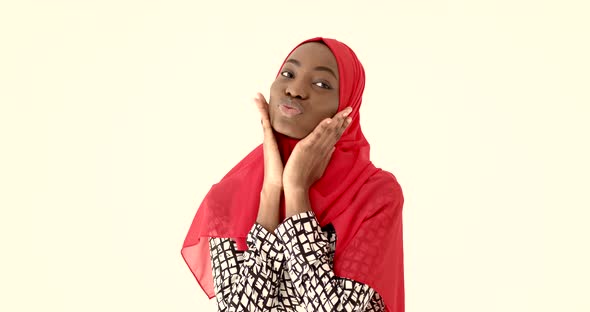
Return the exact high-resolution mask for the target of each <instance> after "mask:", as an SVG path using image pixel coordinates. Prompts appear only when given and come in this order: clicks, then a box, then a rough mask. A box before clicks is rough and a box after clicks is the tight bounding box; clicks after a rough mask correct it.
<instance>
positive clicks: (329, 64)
mask: <svg viewBox="0 0 590 312" xmlns="http://www.w3.org/2000/svg"><path fill="white" fill-rule="evenodd" d="M338 87H339V76H338V65H337V63H336V58H335V57H334V55H333V54H332V51H330V49H329V48H328V47H327V46H326V45H324V44H322V43H319V42H308V43H305V44H303V45H301V46H299V47H298V48H297V49H295V51H293V53H291V55H290V56H289V58H288V59H287V61H286V62H285V64H284V65H283V68H281V71H280V74H279V75H278V76H277V78H276V79H275V81H274V82H273V84H272V85H271V87H270V98H269V105H270V107H269V114H270V122H271V124H272V127H273V128H274V129H275V130H276V131H277V132H279V133H282V134H284V135H286V136H289V137H292V138H295V139H302V138H304V137H306V136H307V135H308V134H309V133H311V132H312V131H313V129H314V128H315V127H316V126H317V125H318V124H319V123H320V121H322V120H324V119H325V118H329V117H332V116H334V114H336V113H337V111H338V89H339V88H338Z"/></svg>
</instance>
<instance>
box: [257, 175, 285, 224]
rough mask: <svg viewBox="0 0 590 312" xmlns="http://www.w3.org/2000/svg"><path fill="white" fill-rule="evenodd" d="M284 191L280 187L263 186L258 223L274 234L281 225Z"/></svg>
mask: <svg viewBox="0 0 590 312" xmlns="http://www.w3.org/2000/svg"><path fill="white" fill-rule="evenodd" d="M281 191H282V189H281V188H280V187H278V186H263V187H262V191H261V192H260V206H259V207H258V216H257V217H256V223H258V224H260V225H262V226H263V227H264V228H265V229H266V230H268V231H270V232H273V231H274V230H275V229H276V228H277V226H278V225H279V204H280V201H281Z"/></svg>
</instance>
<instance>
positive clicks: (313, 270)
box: [209, 211, 385, 312]
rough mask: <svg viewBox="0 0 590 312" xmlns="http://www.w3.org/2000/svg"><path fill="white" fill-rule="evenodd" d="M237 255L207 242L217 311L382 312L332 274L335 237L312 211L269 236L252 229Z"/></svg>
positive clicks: (368, 293)
mask: <svg viewBox="0 0 590 312" xmlns="http://www.w3.org/2000/svg"><path fill="white" fill-rule="evenodd" d="M246 242H247V244H248V250H246V251H238V250H237V249H236V244H235V242H234V241H233V240H232V239H230V238H210V239H209V245H210V251H211V264H212V268H213V278H214V286H215V297H216V300H217V306H218V311H220V312H226V311H227V312H229V311H232V312H233V311H236V312H237V311H250V312H252V311H367V312H377V311H385V306H384V304H383V300H382V298H381V296H380V295H379V294H378V293H377V292H375V291H374V290H373V289H372V288H371V287H369V286H368V285H365V284H363V283H360V282H357V281H354V280H351V279H347V278H343V277H338V276H335V275H334V272H333V270H332V267H333V266H332V265H333V260H334V251H335V247H336V232H335V231H334V228H333V227H332V226H331V225H328V226H326V227H324V228H323V229H322V228H321V227H320V225H319V222H318V221H317V219H316V217H315V214H314V213H313V212H312V211H307V212H303V213H300V214H297V215H294V216H292V217H290V218H289V219H287V220H285V221H284V222H283V223H281V224H280V225H279V227H278V228H277V229H276V230H275V232H274V233H271V232H269V231H267V230H266V229H265V228H264V227H262V226H261V225H259V224H254V225H253V226H252V229H251V230H250V232H249V233H248V237H247V240H246Z"/></svg>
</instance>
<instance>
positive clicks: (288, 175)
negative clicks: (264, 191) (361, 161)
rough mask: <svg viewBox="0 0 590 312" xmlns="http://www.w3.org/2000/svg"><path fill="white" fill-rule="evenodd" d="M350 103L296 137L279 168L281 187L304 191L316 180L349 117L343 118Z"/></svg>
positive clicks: (347, 111)
mask: <svg viewBox="0 0 590 312" xmlns="http://www.w3.org/2000/svg"><path fill="white" fill-rule="evenodd" d="M351 111H352V108H351V107H347V108H345V109H343V110H342V111H341V112H338V113H337V114H336V115H334V117H332V118H327V119H324V120H323V121H321V122H320V123H319V124H318V125H317V126H316V127H315V129H314V130H313V131H312V132H311V133H310V134H309V135H307V136H306V137H305V138H304V139H302V140H301V141H299V142H298V143H297V145H295V148H294V149H293V152H292V153H291V156H289V160H288V161H287V164H286V165H285V169H284V172H283V188H284V190H285V192H287V191H288V190H303V191H308V190H309V188H310V187H311V186H312V185H313V184H314V183H315V182H316V181H317V180H319V179H320V178H321V177H322V175H323V174H324V171H325V170H326V167H328V163H329V162H330V158H331V157H332V153H333V152H334V149H335V147H334V145H336V142H338V140H339V139H340V137H341V136H342V133H344V130H346V127H348V125H349V124H350V122H351V118H350V117H349V118H346V117H347V116H348V115H349V114H350V112H351Z"/></svg>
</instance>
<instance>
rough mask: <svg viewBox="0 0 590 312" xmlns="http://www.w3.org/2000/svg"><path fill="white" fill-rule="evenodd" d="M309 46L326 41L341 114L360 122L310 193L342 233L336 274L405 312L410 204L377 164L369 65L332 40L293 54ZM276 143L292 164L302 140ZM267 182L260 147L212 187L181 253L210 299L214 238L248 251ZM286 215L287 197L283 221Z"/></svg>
mask: <svg viewBox="0 0 590 312" xmlns="http://www.w3.org/2000/svg"><path fill="white" fill-rule="evenodd" d="M308 42H322V43H324V44H326V45H327V46H328V48H330V50H331V51H332V53H333V54H334V56H335V57H336V61H337V64H338V72H339V76H340V81H339V84H340V87H339V92H340V93H339V105H338V111H341V110H342V109H344V108H346V107H348V106H352V108H353V110H352V113H351V114H350V115H349V116H350V117H351V118H352V122H351V123H350V125H349V126H348V128H347V129H346V130H345V132H344V133H343V135H342V137H341V138H340V140H339V141H338V142H337V143H336V146H335V147H336V149H335V151H334V153H333V154H332V158H331V160H330V163H329V164H328V166H327V168H326V170H325V172H324V174H323V176H322V178H321V179H320V180H318V181H317V182H316V183H315V184H314V185H312V187H311V188H310V190H309V196H310V202H311V207H312V209H313V211H314V213H315V215H316V217H317V219H318V221H319V223H320V225H321V226H322V227H323V226H326V225H328V224H332V225H333V226H334V229H335V230H336V234H337V236H336V237H337V242H336V251H335V256H334V267H333V269H334V273H335V275H336V276H339V277H344V278H349V279H353V280H355V281H358V282H362V283H365V284H367V285H369V286H371V287H372V288H373V289H374V290H375V291H377V293H379V294H380V295H381V296H382V297H383V300H384V303H385V305H386V309H387V311H391V312H393V311H395V312H401V311H404V272H403V270H404V269H403V267H404V266H403V228H402V208H403V202H404V198H403V193H402V190H401V187H400V185H399V183H398V182H397V179H396V178H395V176H394V175H393V174H391V173H389V172H387V171H384V170H382V169H379V168H376V167H375V166H374V165H373V164H372V162H371V161H370V146H369V143H368V142H367V140H366V139H365V137H364V135H363V133H362V131H361V126H360V122H359V121H360V115H359V109H360V105H361V102H362V93H363V91H364V86H365V72H364V69H363V66H362V64H361V63H360V61H359V60H358V58H357V57H356V55H355V53H354V52H353V51H352V50H351V49H350V48H349V47H348V46H347V45H345V44H344V43H342V42H339V41H337V40H334V39H329V38H322V37H316V38H312V39H308V40H305V41H303V42H301V43H300V44H299V45H297V46H296V47H295V48H293V50H292V51H291V52H290V53H289V55H290V54H291V53H293V51H294V50H295V49H296V48H298V47H299V46H300V45H302V44H304V43H308ZM287 59H288V57H287V58H285V61H286V60H287ZM285 61H283V64H284V62H285ZM281 68H282V65H281ZM277 76H278V75H277ZM275 138H276V140H277V144H278V146H279V150H280V153H281V157H282V159H283V163H286V162H287V161H288V158H289V156H290V154H291V152H292V151H293V148H294V147H295V145H296V144H297V142H298V141H299V140H297V139H293V138H289V137H287V136H285V135H282V134H280V133H278V132H276V131H275ZM263 179H264V155H263V149H262V144H260V145H259V146H257V147H256V148H254V149H253V150H252V151H251V152H250V153H249V154H248V155H247V156H246V157H245V158H244V159H242V160H241V161H240V162H239V163H238V164H237V165H236V166H234V167H233V168H232V169H231V170H230V171H229V172H228V173H227V174H226V175H225V176H224V177H223V178H222V179H221V180H220V181H219V182H218V183H216V184H214V185H213V186H212V187H211V189H210V190H209V192H208V193H207V195H206V196H205V198H204V199H203V201H202V203H201V205H200V206H199V208H198V210H197V213H196V215H195V217H194V219H193V222H192V224H191V226H190V229H189V231H188V234H187V236H186V238H185V240H184V243H183V247H182V250H181V254H182V257H183V259H184V260H185V262H186V263H187V265H188V267H189V268H190V270H191V272H192V273H193V275H194V276H195V278H196V279H197V281H198V283H199V285H200V286H201V288H202V289H203V290H204V291H205V293H206V294H207V296H208V297H209V298H213V297H214V296H215V290H214V286H213V276H212V269H211V259H210V254H209V241H208V238H209V237H226V238H233V239H234V240H235V241H236V244H237V248H238V249H239V250H246V249H247V248H248V247H247V245H246V237H247V234H248V232H249V230H250V229H251V228H252V225H253V224H254V223H255V222H256V216H257V214H258V207H259V203H260V191H261V189H262V183H263ZM284 216H285V206H284V200H283V199H281V203H280V217H281V220H283V218H284Z"/></svg>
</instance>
